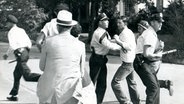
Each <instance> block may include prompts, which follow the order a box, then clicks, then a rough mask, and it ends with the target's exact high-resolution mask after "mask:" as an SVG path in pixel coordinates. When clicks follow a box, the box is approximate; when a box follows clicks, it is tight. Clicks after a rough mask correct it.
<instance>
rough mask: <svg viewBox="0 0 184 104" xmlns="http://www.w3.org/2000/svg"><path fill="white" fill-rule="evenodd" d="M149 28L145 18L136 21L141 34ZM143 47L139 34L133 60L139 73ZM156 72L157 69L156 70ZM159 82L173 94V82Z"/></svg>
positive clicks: (142, 40) (142, 37) (142, 39)
mask: <svg viewBox="0 0 184 104" xmlns="http://www.w3.org/2000/svg"><path fill="white" fill-rule="evenodd" d="M148 28H149V24H148V22H147V21H145V20H141V21H140V23H138V32H139V33H140V34H142V33H143V32H144V31H145V30H146V29H148ZM143 48H144V36H142V35H140V36H139V37H138V39H137V47H136V58H135V60H134V69H135V71H136V72H137V73H138V75H141V73H142V62H143ZM156 73H158V71H157V72H156ZM158 81H159V84H160V88H166V89H168V90H169V95H170V96H172V95H173V88H172V86H173V82H172V81H171V80H158Z"/></svg>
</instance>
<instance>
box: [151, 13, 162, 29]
mask: <svg viewBox="0 0 184 104" xmlns="http://www.w3.org/2000/svg"><path fill="white" fill-rule="evenodd" d="M149 21H150V25H151V26H152V27H153V28H154V30H155V31H156V32H157V31H159V30H161V28H162V22H164V20H163V15H162V13H154V14H151V16H150V18H149Z"/></svg>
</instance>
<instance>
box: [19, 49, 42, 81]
mask: <svg viewBox="0 0 184 104" xmlns="http://www.w3.org/2000/svg"><path fill="white" fill-rule="evenodd" d="M28 59H29V51H28V50H24V51H23V52H22V54H21V56H20V63H21V69H22V74H23V77H24V79H25V80H26V81H32V82H37V81H38V79H39V78H40V76H41V75H40V74H37V73H31V70H30V69H29V67H28V66H27V61H28Z"/></svg>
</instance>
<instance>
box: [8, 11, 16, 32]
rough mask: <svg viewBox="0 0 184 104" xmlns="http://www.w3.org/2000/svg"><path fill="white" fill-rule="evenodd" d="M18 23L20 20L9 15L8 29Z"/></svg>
mask: <svg viewBox="0 0 184 104" xmlns="http://www.w3.org/2000/svg"><path fill="white" fill-rule="evenodd" d="M17 23H18V19H17V18H16V17H15V16H14V15H11V14H10V15H8V16H7V20H6V27H7V28H8V29H10V28H12V27H13V25H14V24H17Z"/></svg>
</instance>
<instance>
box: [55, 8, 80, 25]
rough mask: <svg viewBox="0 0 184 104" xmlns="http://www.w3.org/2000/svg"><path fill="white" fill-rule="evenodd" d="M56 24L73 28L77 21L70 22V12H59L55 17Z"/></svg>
mask: <svg viewBox="0 0 184 104" xmlns="http://www.w3.org/2000/svg"><path fill="white" fill-rule="evenodd" d="M57 24H58V25H63V26H73V25H76V24H77V21H75V20H72V13H71V12H69V11H67V10H61V11H59V13H58V15H57Z"/></svg>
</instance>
